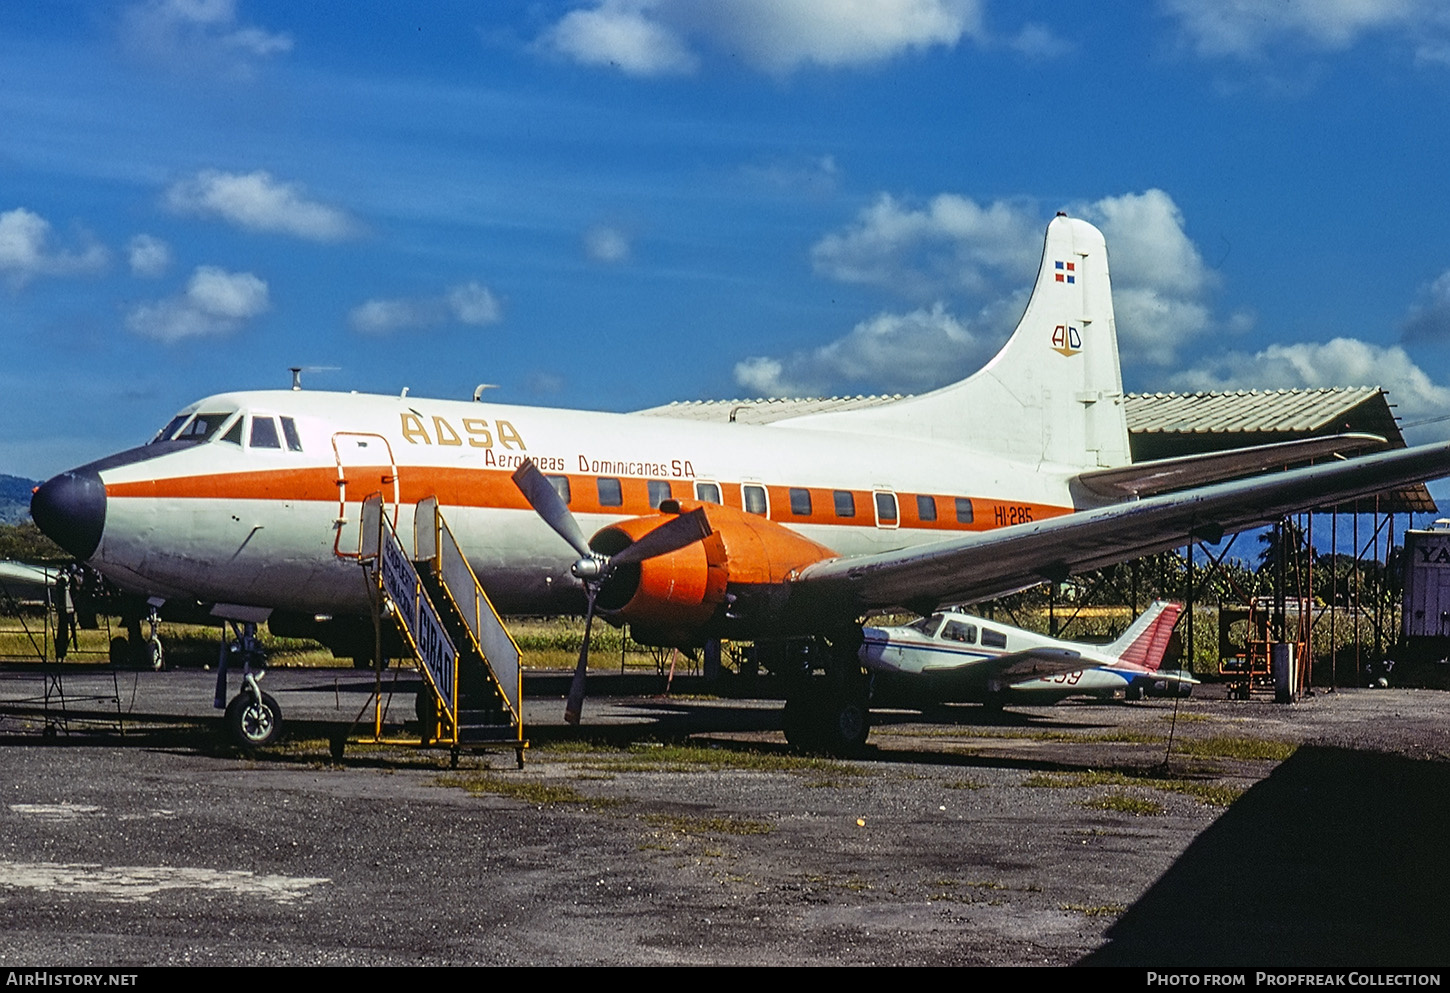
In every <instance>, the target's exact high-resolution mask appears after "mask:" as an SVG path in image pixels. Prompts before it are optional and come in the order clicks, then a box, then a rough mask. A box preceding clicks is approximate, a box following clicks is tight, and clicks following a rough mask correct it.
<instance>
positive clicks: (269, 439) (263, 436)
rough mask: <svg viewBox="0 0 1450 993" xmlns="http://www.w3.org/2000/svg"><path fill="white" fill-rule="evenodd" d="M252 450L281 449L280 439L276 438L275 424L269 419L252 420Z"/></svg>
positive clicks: (255, 418) (256, 418)
mask: <svg viewBox="0 0 1450 993" xmlns="http://www.w3.org/2000/svg"><path fill="white" fill-rule="evenodd" d="M251 445H252V447H253V448H281V447H282V439H281V438H278V437H277V422H276V421H274V420H272V418H270V417H255V416H254V417H253V418H252V441H251Z"/></svg>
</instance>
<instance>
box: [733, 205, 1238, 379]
mask: <svg viewBox="0 0 1450 993" xmlns="http://www.w3.org/2000/svg"><path fill="white" fill-rule="evenodd" d="M1070 212H1071V213H1073V214H1074V215H1076V216H1079V217H1083V218H1085V219H1087V220H1090V221H1092V222H1094V223H1096V224H1097V225H1098V226H1099V227H1101V228H1102V230H1103V234H1104V237H1105V238H1106V239H1107V242H1108V254H1109V258H1110V260H1111V263H1112V274H1113V301H1114V309H1115V312H1116V316H1117V327H1118V337H1119V343H1120V347H1121V348H1122V353H1123V357H1124V361H1125V362H1126V363H1129V364H1133V363H1137V364H1150V365H1160V366H1166V365H1169V364H1171V363H1172V362H1173V361H1174V360H1175V358H1176V356H1177V354H1178V352H1179V350H1180V349H1181V348H1182V347H1183V346H1184V345H1185V344H1187V343H1189V342H1191V341H1193V340H1195V339H1198V338H1202V337H1203V336H1205V335H1207V334H1210V333H1213V332H1223V333H1232V334H1239V333H1242V332H1244V331H1245V330H1247V329H1248V328H1249V327H1250V326H1251V325H1252V323H1253V318H1252V315H1250V314H1247V313H1238V314H1234V315H1231V316H1230V317H1229V318H1227V319H1226V320H1219V319H1216V318H1215V317H1214V315H1213V312H1212V309H1211V306H1210V298H1211V295H1212V293H1213V291H1214V290H1215V289H1216V288H1217V286H1218V283H1219V279H1218V275H1217V274H1216V273H1215V272H1213V270H1211V269H1209V268H1208V266H1207V265H1206V264H1205V263H1204V261H1203V256H1202V254H1201V253H1200V252H1199V251H1198V249H1197V247H1196V246H1195V245H1194V244H1193V242H1192V240H1191V239H1190V238H1189V237H1188V234H1187V232H1186V231H1185V230H1184V220H1183V215H1182V212H1181V211H1179V209H1178V207H1177V205H1176V204H1175V203H1174V202H1173V199H1172V198H1171V197H1170V196H1169V195H1168V194H1167V193H1164V192H1163V191H1162V190H1156V189H1155V190H1148V191H1146V192H1143V193H1129V194H1124V195H1122V196H1117V197H1104V198H1102V199H1100V200H1097V201H1094V202H1091V203H1084V204H1079V205H1077V206H1075V207H1074V208H1073V209H1072V210H1071V211H1070ZM1045 216H1046V212H1045V211H1043V210H1042V209H1041V208H1040V207H1039V206H1038V205H1037V204H1036V203H1034V202H1032V201H1028V200H997V201H993V202H991V203H978V202H976V201H973V200H971V199H968V198H966V197H962V196H959V195H956V194H951V193H944V194H941V195H939V196H936V197H933V198H932V199H931V200H930V201H928V202H925V203H922V204H909V203H906V202H903V201H902V200H899V199H897V198H894V197H891V196H889V195H885V194H883V195H882V196H880V197H879V198H878V199H877V200H876V202H875V203H873V204H872V205H871V206H869V207H867V208H865V209H864V210H862V211H861V212H860V214H859V215H858V216H857V217H856V219H855V221H854V222H853V223H852V224H850V225H848V226H847V227H846V228H844V229H842V230H840V231H836V232H832V233H830V234H827V235H826V236H825V237H823V238H821V239H820V240H819V241H818V242H817V243H816V244H815V246H814V247H813V248H812V250H811V258H812V261H813V262H814V265H815V270H816V272H817V273H818V274H820V275H822V276H825V277H828V278H831V279H836V280H840V281H842V282H849V283H859V284H864V285H869V286H875V287H879V288H881V289H884V290H887V291H889V292H891V293H892V294H895V295H898V296H901V297H904V298H906V299H908V300H910V301H912V302H913V303H915V304H916V305H917V306H916V308H915V309H913V310H911V311H909V312H907V313H890V312H883V313H881V314H878V315H877V316H876V317H874V318H871V319H870V320H867V321H863V322H862V323H860V324H858V325H857V326H856V327H855V328H853V329H852V330H851V331H850V332H849V333H847V334H846V335H843V336H842V337H841V338H839V339H837V340H836V341H833V342H831V343H829V344H827V345H823V346H821V347H820V348H817V349H814V350H809V351H801V352H796V353H794V354H792V355H789V356H786V357H778V356H762V355H757V356H753V357H750V358H748V359H746V360H744V361H742V362H740V363H739V364H737V365H736V367H735V381H736V383H737V384H738V385H740V386H741V387H742V388H745V389H748V390H751V391H753V392H757V393H761V394H769V395H776V396H783V395H797V396H799V395H810V394H819V393H823V392H831V391H832V390H838V389H840V388H842V387H846V388H850V389H852V390H861V389H865V390H867V391H874V390H881V389H884V390H887V391H892V392H895V391H900V392H920V391H922V390H927V389H932V388H935V387H938V386H943V385H945V384H947V383H950V382H953V381H955V380H958V379H961V378H962V377H964V376H966V375H968V374H970V373H971V372H973V371H975V370H976V369H977V368H979V367H980V366H981V365H982V364H984V363H985V362H986V361H987V360H988V359H989V358H990V357H991V355H992V353H993V351H994V350H995V349H996V347H998V346H999V345H1000V344H1001V342H1003V341H1005V340H1006V337H1007V335H1008V334H1010V333H1011V331H1012V329H1013V328H1014V327H1015V326H1016V321H1017V320H1018V319H1019V318H1020V317H1021V315H1022V312H1023V310H1024V309H1025V307H1026V302H1027V296H1028V293H1029V292H1030V289H1031V285H1032V280H1033V278H1034V277H1035V276H1036V274H1037V266H1038V263H1039V261H1040V259H1041V254H1042V237H1043V226H1044V217H1045ZM953 310H955V311H957V312H958V313H969V314H972V317H971V318H970V321H967V320H963V319H958V318H957V317H954V316H953V314H952V311H953Z"/></svg>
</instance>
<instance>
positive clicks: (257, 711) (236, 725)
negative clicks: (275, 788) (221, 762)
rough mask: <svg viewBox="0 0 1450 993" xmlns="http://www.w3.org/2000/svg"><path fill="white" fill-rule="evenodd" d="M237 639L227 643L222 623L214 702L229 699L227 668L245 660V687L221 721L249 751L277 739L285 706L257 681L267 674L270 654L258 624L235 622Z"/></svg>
mask: <svg viewBox="0 0 1450 993" xmlns="http://www.w3.org/2000/svg"><path fill="white" fill-rule="evenodd" d="M232 629H233V631H234V632H235V634H236V641H234V642H233V643H231V644H228V643H227V641H226V637H225V627H223V638H222V646H221V658H220V660H219V664H218V666H217V683H216V700H215V706H216V707H217V708H221V706H222V704H223V702H224V701H225V700H226V693H227V670H228V669H229V668H231V667H232V665H234V664H235V663H236V662H237V661H240V662H241V663H242V690H241V692H240V693H238V694H237V695H236V696H235V697H233V698H232V702H231V703H228V704H226V714H225V716H224V717H223V719H222V725H223V726H224V727H225V728H226V732H227V737H229V738H230V739H231V740H232V743H233V744H235V745H236V746H238V747H239V748H243V749H246V750H248V751H250V750H252V749H254V748H261V747H262V746H264V745H269V744H271V743H272V742H273V741H275V740H276V739H277V737H278V735H279V734H281V731H282V708H281V707H279V706H278V705H277V701H276V700H275V699H274V698H273V697H272V695H271V694H270V693H263V692H262V688H261V687H260V686H258V685H257V681H258V680H259V679H261V678H262V677H263V676H264V675H266V668H267V656H266V653H264V652H263V651H262V646H261V643H260V642H259V641H258V640H257V625H256V623H255V622H251V621H248V622H247V623H245V624H242V625H240V626H238V625H237V624H236V622H235V621H233V622H232Z"/></svg>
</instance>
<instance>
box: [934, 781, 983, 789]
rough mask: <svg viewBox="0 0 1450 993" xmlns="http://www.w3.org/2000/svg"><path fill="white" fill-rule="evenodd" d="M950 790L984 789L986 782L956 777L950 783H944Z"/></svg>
mask: <svg viewBox="0 0 1450 993" xmlns="http://www.w3.org/2000/svg"><path fill="white" fill-rule="evenodd" d="M942 785H943V786H945V787H946V788H947V789H949V790H984V789H986V788H987V784H986V783H979V782H977V780H975V779H956V780H953V781H952V782H950V783H942Z"/></svg>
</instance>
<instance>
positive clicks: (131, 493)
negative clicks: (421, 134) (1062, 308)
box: [106, 465, 1072, 531]
mask: <svg viewBox="0 0 1450 993" xmlns="http://www.w3.org/2000/svg"><path fill="white" fill-rule="evenodd" d="M344 472H345V475H346V482H347V500H348V502H349V503H355V502H358V501H360V500H361V499H362V498H363V497H365V496H367V495H369V494H371V493H374V492H380V493H382V494H383V495H384V497H385V498H391V497H392V494H393V473H394V469H393V467H392V466H387V465H385V466H348V467H346V468H345V470H344ZM397 475H398V500H399V501H400V502H402V503H417V502H418V501H419V500H421V499H423V498H424V497H428V496H436V497H437V498H438V502H439V503H441V504H442V505H444V506H451V507H486V508H494V509H499V510H527V509H528V507H529V505H528V502H527V501H525V500H524V497H523V494H522V493H520V492H519V490H518V487H516V486H515V485H514V483H513V480H512V478H511V473H510V472H509V471H508V470H504V469H456V468H445V467H439V466H400V467H399V468H398V470H397ZM567 478H568V480H569V490H570V501H569V508H570V509H571V510H573V511H574V512H575V513H581V514H620V515H625V516H640V515H645V514H653V513H656V512H657V511H656V509H655V508H654V507H652V506H651V505H650V499H649V488H648V483H649V480H645V479H632V478H621V479H620V480H619V482H620V490H621V494H622V498H623V500H622V503H621V504H619V505H617V506H607V505H604V504H602V503H601V502H600V500H599V492H598V489H599V488H598V485H597V483H596V480H597V479H598V478H599V477H596V476H582V475H574V474H568V475H567ZM610 478H615V477H610ZM341 481H342V480H340V479H339V477H338V473H337V469H336V467H333V466H316V467H313V468H308V469H273V470H266V471H257V472H228V473H215V474H212V475H205V476H173V477H170V478H165V479H149V480H141V481H137V482H130V483H110V484H108V485H107V486H106V495H107V496H108V497H112V498H117V499H122V498H141V499H146V498H150V499H170V500H187V499H194V500H280V501H290V502H320V503H332V502H334V501H337V500H338V499H339V493H340V491H341V486H340V485H339V484H340V483H341ZM667 482H668V483H669V485H670V495H671V496H672V497H674V498H675V499H677V500H693V499H695V493H694V486H693V483H692V481H689V480H668V481H667ZM716 485H718V486H719V487H720V491H721V499H722V500H723V501H724V504H725V505H726V506H729V507H733V508H735V509H737V510H739V509H742V500H741V490H740V484H738V483H716ZM792 488H793V487H789V486H776V485H767V486H766V491H767V493H768V494H769V499H770V520H772V521H775V522H776V523H777V524H818V525H828V526H831V527H852V526H855V527H870V528H875V527H877V521H876V506H875V499H876V496H875V494H876V492H884V491H873V490H833V489H827V488H824V487H815V486H812V487H794V489H804V490H806V491H807V492H809V493H810V497H811V513H809V514H805V515H797V514H793V513H791V503H790V491H791V489H792ZM838 492H841V493H850V494H851V495H852V498H853V503H854V504H855V513H854V515H853V516H851V517H837V516H836V510H835V494H836V493H838ZM922 495H926V496H931V497H933V499H934V502H935V504H936V508H937V519H936V520H934V521H928V520H922V519H921V518H920V516H918V509H917V501H916V497H917V496H918V494H915V493H906V494H900V493H898V494H896V497H897V499H896V503H897V521H896V525H897V526H898V527H903V528H911V529H913V530H934V531H991V530H994V529H996V528H998V527H1004V526H1006V525H1009V524H1020V523H1025V522H1027V521H1033V520H1046V519H1047V518H1049V517H1058V516H1061V515H1062V514H1066V513H1070V512H1071V509H1072V508H1070V507H1056V506H1052V505H1051V504H1040V503H1025V502H1013V501H1003V500H986V499H981V498H972V499H971V503H972V511H973V512H972V521H971V522H970V523H963V522H960V521H958V520H957V519H956V511H955V506H956V504H955V501H956V499H957V497H956V496H955V495H943V494H922Z"/></svg>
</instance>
